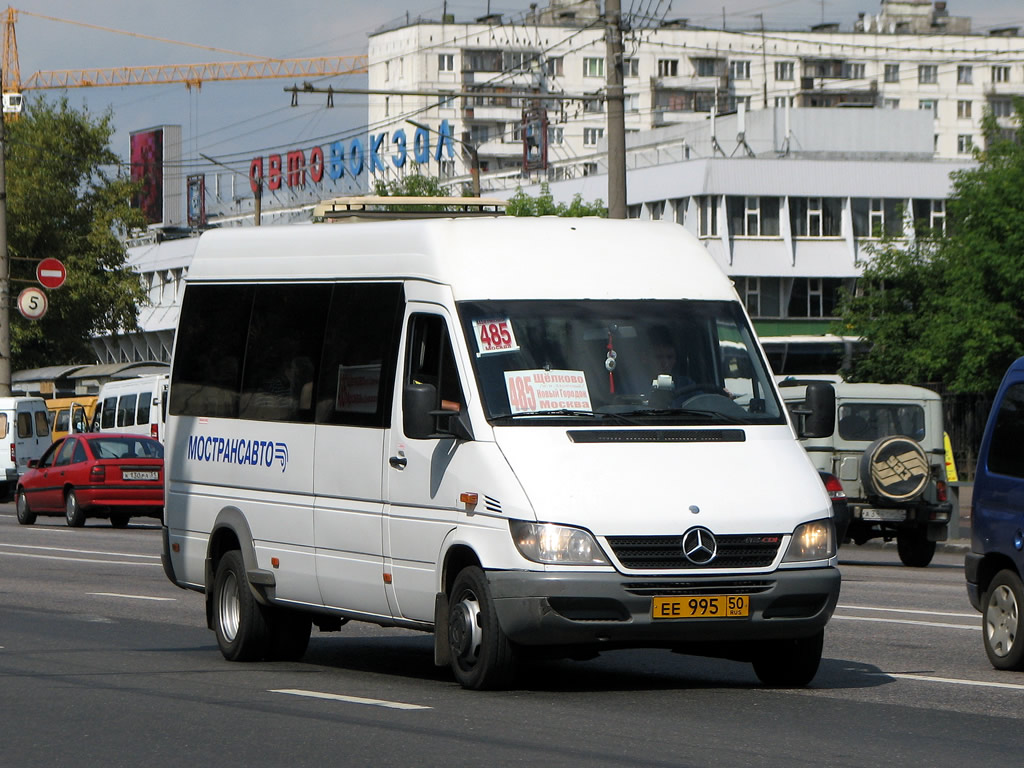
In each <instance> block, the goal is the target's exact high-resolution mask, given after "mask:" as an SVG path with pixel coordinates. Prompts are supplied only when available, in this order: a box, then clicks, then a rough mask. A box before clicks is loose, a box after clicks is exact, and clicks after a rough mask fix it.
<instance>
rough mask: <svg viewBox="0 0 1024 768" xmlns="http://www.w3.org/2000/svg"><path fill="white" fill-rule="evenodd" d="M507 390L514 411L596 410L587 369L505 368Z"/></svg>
mask: <svg viewBox="0 0 1024 768" xmlns="http://www.w3.org/2000/svg"><path fill="white" fill-rule="evenodd" d="M505 389H506V390H507V391H508V402H509V405H510V406H511V408H512V413H536V412H537V411H561V410H563V409H564V410H570V411H591V410H593V407H592V406H591V404H590V390H588V389H587V377H586V376H585V375H584V374H583V371H545V370H543V369H541V370H536V371H505Z"/></svg>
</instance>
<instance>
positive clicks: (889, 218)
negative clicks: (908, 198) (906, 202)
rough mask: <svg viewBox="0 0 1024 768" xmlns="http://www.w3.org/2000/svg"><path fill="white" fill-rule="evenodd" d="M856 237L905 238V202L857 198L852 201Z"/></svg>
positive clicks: (889, 199) (888, 199)
mask: <svg viewBox="0 0 1024 768" xmlns="http://www.w3.org/2000/svg"><path fill="white" fill-rule="evenodd" d="M851 208H852V212H853V234H854V237H871V238H879V237H884V236H889V237H903V201H902V200H898V199H896V198H879V197H870V198H869V197H855V198H853V199H852V200H851Z"/></svg>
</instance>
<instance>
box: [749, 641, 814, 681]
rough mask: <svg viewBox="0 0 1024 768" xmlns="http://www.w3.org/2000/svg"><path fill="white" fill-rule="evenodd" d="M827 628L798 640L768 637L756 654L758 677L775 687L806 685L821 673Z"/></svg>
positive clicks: (755, 664) (756, 672)
mask: <svg viewBox="0 0 1024 768" xmlns="http://www.w3.org/2000/svg"><path fill="white" fill-rule="evenodd" d="M824 644H825V630H824V629H819V630H818V632H817V634H814V635H811V636H810V637H801V638H797V639H796V640H769V641H765V642H764V643H763V647H761V648H759V649H758V651H757V655H755V656H754V660H753V664H754V673H755V674H756V675H757V678H758V680H760V681H761V682H762V683H764V684H765V685H767V686H771V687H773V688H803V687H804V686H806V685H807V684H808V683H810V682H811V680H813V679H814V676H815V675H816V674H817V673H818V666H819V665H820V664H821V649H822V647H823V646H824Z"/></svg>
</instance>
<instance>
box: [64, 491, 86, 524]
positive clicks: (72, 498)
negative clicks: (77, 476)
mask: <svg viewBox="0 0 1024 768" xmlns="http://www.w3.org/2000/svg"><path fill="white" fill-rule="evenodd" d="M64 517H65V519H66V520H67V521H68V525H70V526H71V527H72V528H81V527H82V526H83V525H85V511H84V510H83V509H82V508H81V507H80V506H79V504H78V495H77V494H76V493H75V489H74V488H69V489H68V492H67V494H66V495H65V496H64Z"/></svg>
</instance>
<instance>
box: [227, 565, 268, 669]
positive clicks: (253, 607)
mask: <svg viewBox="0 0 1024 768" xmlns="http://www.w3.org/2000/svg"><path fill="white" fill-rule="evenodd" d="M213 628H214V631H215V632H216V634H217V645H218V646H219V647H220V652H221V653H222V654H223V655H224V658H225V659H227V660H228V661H259V660H260V659H262V658H264V657H265V656H266V655H267V652H268V650H269V645H270V627H269V626H268V624H267V611H266V609H265V608H264V607H263V606H262V605H260V604H259V603H258V602H256V598H255V597H254V596H253V594H252V590H251V589H250V587H249V581H248V579H247V578H246V575H245V563H244V562H243V561H242V553H241V552H239V551H238V550H237V549H232V550H230V551H228V552H226V553H225V554H224V556H223V557H222V558H221V561H220V563H219V564H218V566H217V575H216V576H215V577H214V580H213Z"/></svg>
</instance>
